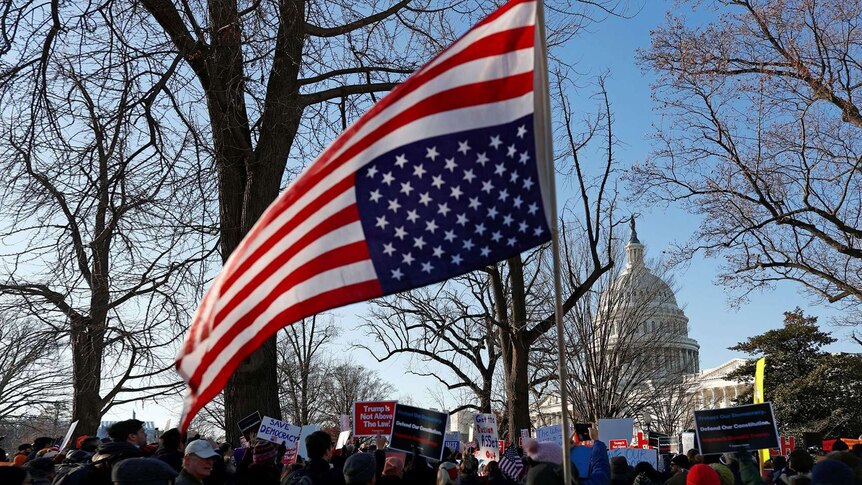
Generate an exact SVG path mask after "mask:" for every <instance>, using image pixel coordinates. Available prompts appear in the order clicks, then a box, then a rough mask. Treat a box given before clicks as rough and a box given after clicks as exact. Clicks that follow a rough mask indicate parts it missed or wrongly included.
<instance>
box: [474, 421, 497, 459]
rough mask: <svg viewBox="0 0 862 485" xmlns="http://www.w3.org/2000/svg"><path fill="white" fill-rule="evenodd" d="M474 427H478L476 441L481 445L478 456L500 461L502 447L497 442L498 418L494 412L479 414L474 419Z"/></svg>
mask: <svg viewBox="0 0 862 485" xmlns="http://www.w3.org/2000/svg"><path fill="white" fill-rule="evenodd" d="M473 427H474V428H475V429H476V432H475V436H476V442H477V443H478V445H479V451H478V452H477V453H476V455H477V456H476V458H480V459H481V460H487V461H492V460H493V461H498V460H499V459H500V448H499V445H498V443H497V440H498V439H499V438H498V436H497V418H496V417H494V415H493V414H477V415H476V417H475V418H474V419H473Z"/></svg>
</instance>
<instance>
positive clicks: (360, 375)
mask: <svg viewBox="0 0 862 485" xmlns="http://www.w3.org/2000/svg"><path fill="white" fill-rule="evenodd" d="M324 386H325V387H324V395H325V400H324V402H323V404H322V406H321V409H322V412H323V418H322V421H321V423H322V424H325V425H330V426H338V423H339V417H340V416H341V415H343V414H346V415H351V414H353V403H354V402H357V401H378V400H382V399H389V398H391V397H392V393H393V392H394V390H395V389H394V388H393V387H392V386H391V385H390V384H389V383H388V382H386V381H384V380H383V379H381V378H380V376H378V375H377V372H375V371H373V370H371V369H368V368H366V367H363V366H361V365H356V364H354V363H352V362H341V363H338V364H336V365H334V366H332V367H331V368H330V369H329V370H328V371H327V373H326V377H325V380H324Z"/></svg>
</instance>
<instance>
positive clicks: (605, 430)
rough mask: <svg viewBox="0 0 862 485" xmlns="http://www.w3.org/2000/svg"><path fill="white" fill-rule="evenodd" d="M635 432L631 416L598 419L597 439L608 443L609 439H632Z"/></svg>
mask: <svg viewBox="0 0 862 485" xmlns="http://www.w3.org/2000/svg"><path fill="white" fill-rule="evenodd" d="M634 432H635V424H634V420H633V419H632V418H619V419H600V420H599V441H604V442H605V443H606V444H609V443H610V442H611V440H626V443H628V442H630V441H631V440H632V437H633V436H634Z"/></svg>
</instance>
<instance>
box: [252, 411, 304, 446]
mask: <svg viewBox="0 0 862 485" xmlns="http://www.w3.org/2000/svg"><path fill="white" fill-rule="evenodd" d="M301 431H302V428H300V427H299V426H294V425H292V424H288V423H285V422H284V421H279V420H277V419H275V418H270V417H269V416H265V417H264V418H263V421H261V423H260V428H259V429H258V430H257V437H258V438H260V439H262V440H266V441H270V442H272V443H277V444H279V445H284V446H286V447H287V448H296V447H297V446H298V445H299V437H300V434H301Z"/></svg>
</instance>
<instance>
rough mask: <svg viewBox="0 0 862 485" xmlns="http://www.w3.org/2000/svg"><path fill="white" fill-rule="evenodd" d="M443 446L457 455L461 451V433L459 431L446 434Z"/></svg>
mask: <svg viewBox="0 0 862 485" xmlns="http://www.w3.org/2000/svg"><path fill="white" fill-rule="evenodd" d="M443 446H444V447H446V448H449V449H450V450H452V451H454V452H456V453H457V452H459V451H461V433H460V432H458V431H452V432H451V433H446V435H445V436H444V437H443Z"/></svg>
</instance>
